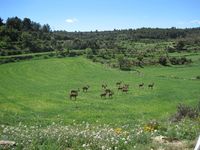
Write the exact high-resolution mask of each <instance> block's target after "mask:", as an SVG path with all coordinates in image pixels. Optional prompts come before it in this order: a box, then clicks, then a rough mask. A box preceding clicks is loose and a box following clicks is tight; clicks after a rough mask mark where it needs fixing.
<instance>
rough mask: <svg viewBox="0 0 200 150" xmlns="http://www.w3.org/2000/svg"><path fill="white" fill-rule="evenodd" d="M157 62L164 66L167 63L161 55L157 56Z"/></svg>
mask: <svg viewBox="0 0 200 150" xmlns="http://www.w3.org/2000/svg"><path fill="white" fill-rule="evenodd" d="M158 62H159V64H161V65H163V66H166V65H167V58H166V57H164V56H162V57H160V58H159V60H158Z"/></svg>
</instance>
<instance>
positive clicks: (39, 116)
mask: <svg viewBox="0 0 200 150" xmlns="http://www.w3.org/2000/svg"><path fill="white" fill-rule="evenodd" d="M190 57H191V56H190ZM193 57H194V58H196V56H193ZM199 64H200V62H199V60H198V59H196V61H195V62H194V63H193V64H192V65H188V66H179V67H175V66H170V67H162V66H151V67H145V68H136V70H137V71H131V72H123V71H119V70H115V69H111V68H109V67H106V66H105V65H102V64H97V63H93V62H91V61H89V60H87V59H85V58H83V57H77V58H62V59H58V58H51V59H43V60H30V61H22V62H18V63H8V64H3V65H1V66H0V72H1V74H0V75H1V77H0V79H1V80H0V85H1V86H0V110H1V113H0V124H8V125H14V124H16V123H19V122H22V123H24V124H42V125H47V124H51V123H52V122H63V123H64V124H65V123H66V124H69V123H72V122H73V121H74V120H75V121H77V122H82V121H86V122H89V123H92V124H96V123H102V124H103V123H106V124H107V123H109V124H113V125H115V124H117V125H123V124H127V123H134V122H135V121H138V120H141V121H148V120H151V119H166V118H169V116H170V115H171V114H173V113H174V112H175V111H176V106H177V104H178V103H185V104H189V105H195V104H197V101H198V100H199V97H200V92H199V91H200V84H199V82H200V81H199V80H196V79H195V78H196V76H198V75H200V65H199ZM138 71H139V72H140V73H138ZM117 81H123V82H124V83H127V84H129V85H130V90H129V92H128V93H127V94H126V93H122V92H121V91H118V90H117V87H116V85H115V83H116V82H117ZM142 82H144V88H138V84H139V83H142ZM152 82H154V83H155V87H154V89H152V90H151V89H148V87H147V85H148V84H149V83H152ZM103 83H106V84H107V85H108V88H110V89H112V90H113V91H114V96H113V98H106V99H104V98H101V97H100V94H101V93H102V91H103V90H102V88H101V85H102V84H103ZM85 85H89V86H90V88H89V90H88V92H87V93H84V92H82V87H83V86H85ZM77 88H80V89H81V91H80V92H79V95H78V97H77V100H76V101H75V100H70V98H69V92H70V90H72V89H77Z"/></svg>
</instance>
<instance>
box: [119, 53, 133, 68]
mask: <svg viewBox="0 0 200 150" xmlns="http://www.w3.org/2000/svg"><path fill="white" fill-rule="evenodd" d="M118 64H119V68H120V69H121V70H125V71H130V70H131V63H130V61H129V60H128V59H127V58H125V57H124V56H123V55H119V56H118Z"/></svg>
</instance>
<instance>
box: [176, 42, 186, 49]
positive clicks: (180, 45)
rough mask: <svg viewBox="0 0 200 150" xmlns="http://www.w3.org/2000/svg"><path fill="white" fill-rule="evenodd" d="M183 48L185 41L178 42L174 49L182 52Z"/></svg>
mask: <svg viewBox="0 0 200 150" xmlns="http://www.w3.org/2000/svg"><path fill="white" fill-rule="evenodd" d="M184 46H185V41H178V43H177V45H176V48H177V50H183V48H184Z"/></svg>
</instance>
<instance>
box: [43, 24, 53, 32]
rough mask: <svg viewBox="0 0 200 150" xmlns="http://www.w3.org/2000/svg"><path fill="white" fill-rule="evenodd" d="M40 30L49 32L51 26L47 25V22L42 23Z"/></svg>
mask: <svg viewBox="0 0 200 150" xmlns="http://www.w3.org/2000/svg"><path fill="white" fill-rule="evenodd" d="M42 31H43V32H50V31H51V28H50V26H49V25H48V24H44V25H43V26H42Z"/></svg>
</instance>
